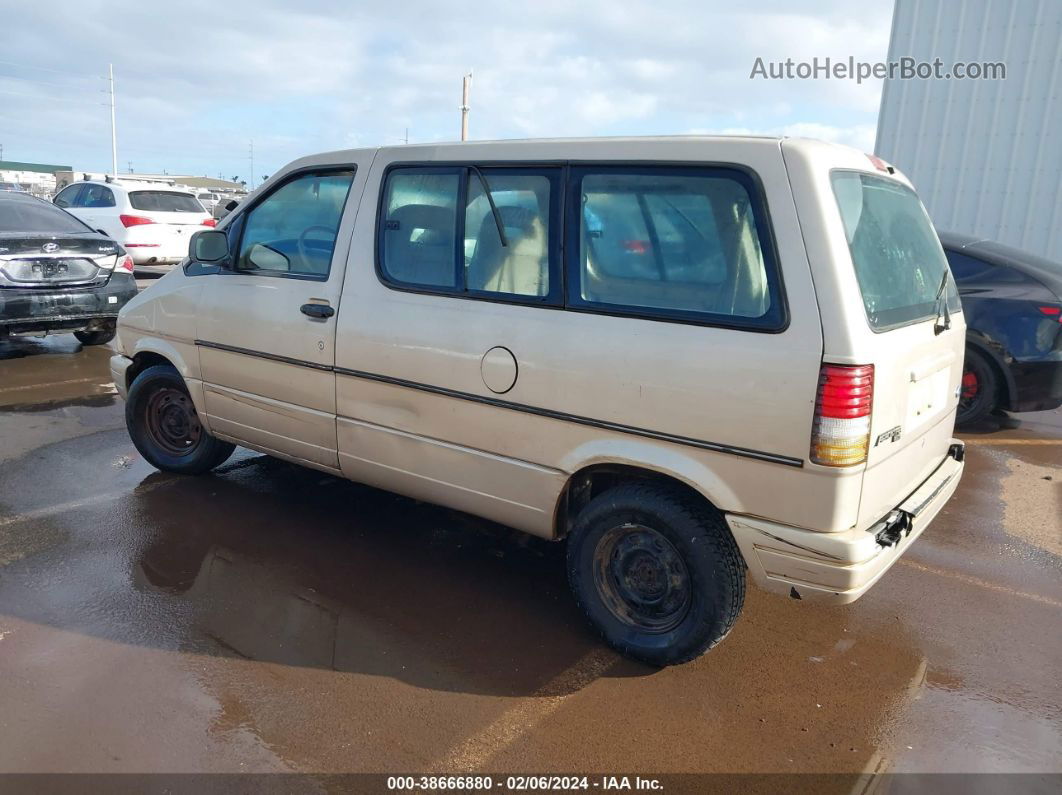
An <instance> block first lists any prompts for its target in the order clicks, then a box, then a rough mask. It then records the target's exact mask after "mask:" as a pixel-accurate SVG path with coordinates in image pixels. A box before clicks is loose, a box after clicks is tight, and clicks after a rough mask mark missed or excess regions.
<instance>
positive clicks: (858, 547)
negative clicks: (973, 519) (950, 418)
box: [726, 440, 963, 604]
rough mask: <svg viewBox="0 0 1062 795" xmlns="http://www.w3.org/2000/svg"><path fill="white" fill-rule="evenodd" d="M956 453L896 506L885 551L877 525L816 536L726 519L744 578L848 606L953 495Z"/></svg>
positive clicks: (957, 469) (749, 519)
mask: <svg viewBox="0 0 1062 795" xmlns="http://www.w3.org/2000/svg"><path fill="white" fill-rule="evenodd" d="M952 441H953V444H955V445H957V446H958V447H957V448H956V449H957V450H959V451H960V454H959V455H958V457H955V456H952V455H951V454H949V455H948V457H946V458H945V459H944V460H943V461H942V462H941V463H940V465H939V466H938V467H937V468H936V469H935V470H934V471H933V474H931V475H930V476H929V477H928V478H927V479H926V480H925V481H924V482H923V483H922V485H921V486H919V487H918V488H917V489H915V491H914V492H913V493H911V494H910V495H909V496H908V497H907V498H906V499H905V500H903V502H901V503H900V504H899V505H897V506H896V508H897V510H898V511H900V512H902V514H903V515H904V520H905V525H906V527H905V529H904V531H903V532H901V533H900V534H899V536H900V537H899V538H898V539H897V540H896V541H895V543H894V544H892V545H891V546H883V545H882V544H881V543H879V541H878V536H879V535H880V533H878V532H877V530H878V529H879V528H878V525H875V526H874V527H872V528H870V529H868V530H862V529H858V530H857V529H852V530H845V531H842V532H840V533H822V532H818V531H815V530H803V529H800V528H796V527H791V526H789V525H782V524H777V523H775V522H769V521H766V520H764V519H755V518H752V517H747V516H741V515H737V514H728V515H727V517H726V519H727V523H728V524H729V525H730V530H731V532H732V533H733V534H734V538H735V540H736V541H737V544H738V547H739V548H740V549H741V554H742V555H743V556H744V558H745V563H746V565H747V566H748V569H749V575H750V576H751V577H752V580H753V582H755V583H756V584H757V585H758V586H760V587H761V588H763V589H765V590H767V591H771V592H773V593H778V594H784V595H789V596H795V597H796V598H800V599H812V600H819V601H826V602H829V603H831V604H848V603H849V602H854V601H855V600H856V599H858V598H859V597H860V596H862V595H863V594H864V593H866V592H867V590H868V589H869V588H870V587H871V586H872V585H873V584H874V583H876V582H877V581H878V579H879V578H880V577H881V576H882V575H883V574H884V573H885V572H886V571H888V570H889V568H890V567H891V566H892V565H893V564H894V563H896V561H897V560H899V558H900V556H901V555H902V554H903V553H904V552H906V551H907V548H908V547H910V546H911V544H913V543H914V542H915V539H917V538H918V536H920V535H921V534H922V532H923V531H924V530H925V529H926V527H928V526H929V523H930V522H932V521H933V519H934V518H935V517H936V515H937V513H938V512H939V511H940V509H941V508H942V507H943V506H944V504H945V503H946V502H947V501H948V500H949V499H950V498H951V495H952V494H954V493H955V489H956V488H958V485H959V480H960V479H961V477H962V471H963V462H962V461H961V460H958V459H961V458H962V455H961V449H962V443H961V442H958V441H956V440H952Z"/></svg>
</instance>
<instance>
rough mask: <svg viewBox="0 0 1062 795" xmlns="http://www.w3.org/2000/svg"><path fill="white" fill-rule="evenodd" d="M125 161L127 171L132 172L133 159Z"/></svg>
mask: <svg viewBox="0 0 1062 795" xmlns="http://www.w3.org/2000/svg"><path fill="white" fill-rule="evenodd" d="M125 163H126V165H127V166H129V173H130V174H132V173H133V161H132V160H127V161H125Z"/></svg>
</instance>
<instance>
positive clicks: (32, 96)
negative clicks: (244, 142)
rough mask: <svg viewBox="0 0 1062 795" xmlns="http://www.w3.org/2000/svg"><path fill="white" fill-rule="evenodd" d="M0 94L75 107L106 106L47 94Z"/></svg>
mask: <svg viewBox="0 0 1062 795" xmlns="http://www.w3.org/2000/svg"><path fill="white" fill-rule="evenodd" d="M0 94H7V95H8V96H12V97H29V98H30V99H47V100H51V101H52V102H71V103H74V104H76V105H107V104H109V103H106V102H89V101H88V100H87V99H67V98H66V97H51V96H48V95H47V94H24V93H22V92H21V91H4V90H3V89H0Z"/></svg>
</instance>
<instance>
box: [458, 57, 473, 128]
mask: <svg viewBox="0 0 1062 795" xmlns="http://www.w3.org/2000/svg"><path fill="white" fill-rule="evenodd" d="M471 100H472V70H471V69H469V70H468V74H467V75H465V76H464V77H463V78H462V79H461V140H462V141H467V140H468V112H469V111H470V110H472V107H471V106H470V105H469V102H471Z"/></svg>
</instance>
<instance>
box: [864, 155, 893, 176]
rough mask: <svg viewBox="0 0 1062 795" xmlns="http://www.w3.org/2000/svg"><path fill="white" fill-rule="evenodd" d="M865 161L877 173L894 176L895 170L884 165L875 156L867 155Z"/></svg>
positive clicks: (886, 164) (884, 163)
mask: <svg viewBox="0 0 1062 795" xmlns="http://www.w3.org/2000/svg"><path fill="white" fill-rule="evenodd" d="M867 159H868V160H869V161H870V162H871V163H872V164H873V166H874V168H876V169H877V170H878V171H884V172H885V173H886V174H895V173H896V169H895V168H893V167H892V166H890V165H889V164H888V163H886V162H885V161H884V160H882V159H881V158H880V157H878V156H877V155H872V154H869V153H867Z"/></svg>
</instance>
